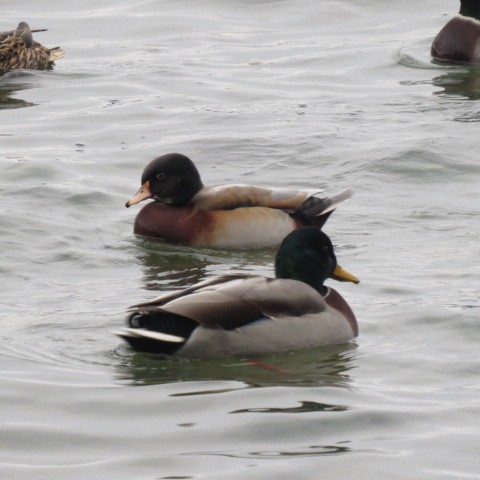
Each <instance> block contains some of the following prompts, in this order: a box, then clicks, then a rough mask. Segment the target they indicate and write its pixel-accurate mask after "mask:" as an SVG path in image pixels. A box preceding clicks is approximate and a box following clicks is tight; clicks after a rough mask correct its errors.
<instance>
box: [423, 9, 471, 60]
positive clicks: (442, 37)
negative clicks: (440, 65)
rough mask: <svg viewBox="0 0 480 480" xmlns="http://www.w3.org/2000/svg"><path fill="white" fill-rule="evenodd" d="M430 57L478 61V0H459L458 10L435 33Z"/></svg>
mask: <svg viewBox="0 0 480 480" xmlns="http://www.w3.org/2000/svg"><path fill="white" fill-rule="evenodd" d="M431 53H432V57H433V58H434V59H435V60H439V61H442V62H462V63H480V2H479V1H478V0H460V12H459V14H458V15H457V16H455V17H454V18H452V19H451V20H450V21H449V22H448V23H447V24H446V25H445V26H444V27H443V28H442V29H441V30H440V32H439V33H438V34H437V36H436V37H435V39H434V40H433V43H432V49H431Z"/></svg>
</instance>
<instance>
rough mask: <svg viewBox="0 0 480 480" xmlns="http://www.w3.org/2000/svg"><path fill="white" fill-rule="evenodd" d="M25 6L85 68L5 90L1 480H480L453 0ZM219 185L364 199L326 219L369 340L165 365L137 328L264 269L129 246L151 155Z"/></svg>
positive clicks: (471, 197)
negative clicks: (153, 301) (445, 46)
mask: <svg viewBox="0 0 480 480" xmlns="http://www.w3.org/2000/svg"><path fill="white" fill-rule="evenodd" d="M67 3H68V2H65V3H62V2H55V1H54V0H39V1H37V2H34V3H33V4H32V2H26V1H24V0H18V1H16V2H13V3H10V4H8V3H7V4H6V5H4V6H3V9H2V13H3V15H2V25H1V26H0V30H6V29H10V28H12V27H13V26H15V25H16V24H17V22H18V21H20V20H26V21H28V22H29V23H30V25H31V26H32V27H33V28H48V29H49V30H48V32H44V33H38V34H37V36H36V38H38V40H40V41H41V42H42V43H44V44H46V45H47V46H56V45H61V46H62V48H64V49H65V51H66V52H67V55H66V57H65V58H63V59H62V60H60V61H59V62H58V63H57V65H56V67H55V69H54V70H53V71H47V72H16V73H9V74H7V75H5V76H4V77H1V78H0V107H1V111H0V161H1V172H2V174H1V178H0V197H1V209H0V222H1V225H2V228H1V230H0V239H1V245H2V255H1V260H0V272H1V277H0V278H1V280H0V281H1V285H0V287H1V292H2V316H1V318H2V320H1V326H2V331H1V334H0V347H1V350H0V365H1V369H0V412H1V413H0V422H1V429H0V432H1V433H0V476H1V478H2V479H3V478H5V479H35V480H39V479H47V478H48V479H49V480H52V479H69V480H75V479H79V480H85V479H90V478H91V479H98V478H102V479H107V478H108V479H109V478H112V479H116V480H121V479H130V480H131V479H161V478H163V479H166V478H208V479H215V478H219V479H220V478H221V479H224V478H228V479H246V478H248V479H249V480H251V479H262V480H264V479H268V478H275V479H287V478H288V479H291V478H308V479H310V478H312V479H317V478H320V476H321V477H322V478H333V477H334V476H335V477H336V478H362V479H369V480H371V479H377V478H378V479H383V478H385V477H386V476H388V478H390V479H402V480H403V479H405V478H415V479H453V478H480V474H479V473H478V472H479V471H480V461H479V460H478V452H477V450H478V444H479V442H480V434H479V430H478V422H479V417H480V401H479V393H480V387H479V381H478V372H479V357H478V345H479V340H480V333H479V332H480V330H479V326H478V322H479V320H480V318H479V307H480V302H479V295H478V291H479V288H478V281H479V277H480V269H479V266H478V259H479V257H480V246H479V245H480V244H479V242H478V238H479V236H480V226H479V221H478V218H479V207H480V198H479V194H478V185H479V180H480V163H479V159H478V141H479V140H478V131H479V130H478V128H479V125H478V122H479V121H480V107H479V105H480V104H479V103H478V101H477V100H478V98H479V97H480V70H479V69H475V68H466V67H448V66H441V65H436V64H434V63H432V62H431V60H430V57H429V46H430V43H431V41H432V39H433V36H434V35H435V33H436V32H437V31H438V30H439V28H440V27H441V26H442V25H443V24H444V23H445V22H446V21H447V19H448V18H450V16H451V15H452V14H453V13H454V12H455V11H456V9H457V7H458V5H457V2H456V1H453V0H452V1H450V0H449V1H447V0H442V1H437V2H434V1H433V0H426V1H424V2H416V4H415V8H413V9H412V8H411V7H409V6H407V4H406V2H404V1H400V0H396V1H392V2H388V8H385V2H384V1H380V0H363V1H353V0H342V1H340V0H338V1H336V0H332V1H329V2H314V1H312V0H299V1H295V2H294V1H292V0H283V1H281V0H278V1H253V0H252V1H249V0H235V1H230V2H220V1H216V0H200V1H195V2H194V1H189V0H185V1H167V0H164V1H162V2H158V1H154V0H143V1H135V2H113V1H111V0H108V1H104V2H100V3H101V6H99V2H93V1H91V0H87V1H85V2H80V3H78V5H75V6H74V7H72V5H67ZM171 151H179V152H182V153H185V154H188V155H189V156H190V157H191V158H192V159H193V160H194V161H195V162H196V163H197V165H198V167H199V169H200V171H201V173H202V176H203V178H204V181H205V182H206V183H210V184H214V183H222V182H245V183H247V182H248V183H255V184H259V185H270V186H278V187H288V188H289V187H308V188H318V187H320V188H323V189H325V190H326V191H328V192H334V191H336V190H340V189H342V188H345V187H350V186H351V187H353V188H354V189H355V196H354V198H353V199H352V200H351V201H349V202H348V203H347V204H346V205H344V206H342V207H341V209H339V210H338V211H337V212H336V213H335V214H334V215H333V216H332V218H331V219H330V220H329V222H328V224H327V228H326V230H327V232H328V233H329V234H330V235H331V237H332V238H333V240H334V242H335V244H336V245H337V252H338V257H339V259H341V263H342V264H343V265H344V266H345V267H346V268H348V269H349V270H350V271H352V272H353V273H355V274H356V275H358V276H359V277H360V278H361V279H362V283H361V284H360V285H359V286H354V285H347V284H341V285H340V286H339V290H341V292H342V293H343V294H344V296H345V297H346V298H347V299H348V301H349V303H350V305H351V306H352V308H353V310H354V311H355V313H356V315H357V318H358V319H359V323H360V336H359V338H358V339H357V341H356V342H354V343H352V344H349V345H343V346H338V347H334V348H327V349H325V348H323V349H316V350H313V351H305V352H297V353H294V354H288V355H276V356H270V357H265V358H261V359H246V358H232V359H223V360H209V361H181V360H176V361H162V360H158V359H154V358H149V357H146V356H142V355H138V354H134V353H132V351H131V350H129V349H128V348H127V347H126V346H125V345H123V344H121V342H120V340H118V339H117V338H116V337H114V336H113V335H112V334H111V332H112V330H114V329H115V328H117V327H118V326H120V325H122V323H123V315H124V310H125V307H126V306H128V305H130V304H132V303H135V302H138V301H140V300H143V299H147V298H150V297H153V296H154V295H156V294H157V293H158V292H162V291H165V290H169V289H175V288H178V287H182V286H185V285H190V284H191V283H193V282H195V281H197V280H200V279H204V278H207V277H209V276H211V275H216V274H221V273H224V272H238V271H241V272H250V273H259V274H269V273H270V272H271V267H272V255H273V252H272V251H270V250H258V251H252V252H229V251H216V250H198V251H197V250H195V249H190V248H185V247H179V246H172V245H163V244H160V243H155V242H151V241H148V240H144V239H140V238H135V237H134V236H133V234H132V226H133V219H134V216H135V213H136V212H137V211H138V209H136V210H135V208H131V209H129V210H127V209H125V208H124V203H125V201H126V200H127V199H128V198H129V197H130V196H131V194H132V193H133V192H134V191H135V190H136V189H137V188H138V185H139V180H140V174H141V170H142V169H143V166H144V165H145V163H146V162H147V161H149V160H150V159H151V158H153V157H154V156H157V155H160V154H162V153H167V152H171Z"/></svg>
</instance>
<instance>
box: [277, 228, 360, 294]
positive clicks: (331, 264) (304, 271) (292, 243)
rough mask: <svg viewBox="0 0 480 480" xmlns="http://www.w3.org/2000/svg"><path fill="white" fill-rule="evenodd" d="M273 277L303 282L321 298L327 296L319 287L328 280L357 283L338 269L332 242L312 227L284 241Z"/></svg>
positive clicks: (356, 279)
mask: <svg viewBox="0 0 480 480" xmlns="http://www.w3.org/2000/svg"><path fill="white" fill-rule="evenodd" d="M275 276H276V277H277V278H288V279H291V280H299V281H300V282H304V283H306V284H308V285H310V286H311V287H313V288H314V289H315V290H317V291H318V292H319V293H320V294H321V295H326V293H327V288H326V287H325V286H324V285H323V283H324V282H325V280H326V279H327V278H329V277H330V278H334V279H335V280H339V281H343V282H353V283H359V282H360V280H358V278H357V277H355V276H354V275H352V274H351V273H349V272H347V271H346V270H344V269H343V268H342V267H340V265H338V263H337V258H336V256H335V253H334V251H333V245H332V242H331V241H330V239H329V238H328V236H327V235H326V234H325V233H323V232H322V231H321V230H319V229H318V228H315V227H304V228H299V229H298V230H295V231H293V232H292V233H290V234H289V235H287V237H285V239H284V240H283V242H282V244H281V245H280V248H279V250H278V253H277V256H276V257H275Z"/></svg>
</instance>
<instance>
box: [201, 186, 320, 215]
mask: <svg viewBox="0 0 480 480" xmlns="http://www.w3.org/2000/svg"><path fill="white" fill-rule="evenodd" d="M314 193H316V192H308V191H294V190H286V189H270V188H264V187H255V186H253V185H241V184H238V185H218V186H215V187H205V188H203V189H202V190H201V191H200V192H199V193H197V195H195V197H194V198H193V199H192V202H193V204H194V205H195V208H196V209H198V210H232V209H234V208H242V207H269V208H279V209H282V210H290V211H291V212H294V211H295V210H297V209H298V208H299V207H300V206H301V205H302V203H303V202H304V201H305V200H306V199H307V198H309V197H311V196H312V195H313V194H314Z"/></svg>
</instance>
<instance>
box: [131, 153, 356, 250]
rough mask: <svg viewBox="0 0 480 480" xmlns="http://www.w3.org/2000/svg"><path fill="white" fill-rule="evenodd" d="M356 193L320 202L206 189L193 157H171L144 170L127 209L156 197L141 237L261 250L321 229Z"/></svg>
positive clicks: (299, 195) (305, 196)
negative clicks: (290, 235) (311, 229)
mask: <svg viewBox="0 0 480 480" xmlns="http://www.w3.org/2000/svg"><path fill="white" fill-rule="evenodd" d="M351 195H352V192H351V190H349V189H346V190H343V191H341V192H339V193H338V194H336V195H333V196H330V197H324V198H319V197H315V196H313V194H312V193H311V192H306V191H291V190H282V189H269V188H262V187H255V186H251V185H220V186H215V187H205V186H204V185H203V183H202V181H201V179H200V174H199V173H198V170H197V168H196V167H195V165H194V164H193V162H192V161H191V160H190V159H189V158H188V157H186V156H185V155H181V154H179V153H169V154H167V155H162V156H161V157H158V158H155V159H154V160H152V161H151V162H150V163H149V164H148V165H147V166H146V167H145V170H144V171H143V175H142V179H141V188H140V190H139V191H138V192H137V193H136V194H135V195H134V196H133V197H132V198H131V199H130V200H129V201H128V202H127V203H126V206H127V207H130V206H131V205H134V204H136V203H139V202H141V201H143V200H146V199H149V198H153V199H154V201H153V202H150V203H148V204H147V205H146V206H145V207H144V208H143V209H142V210H141V211H140V212H139V213H138V215H137V217H136V219H135V225H134V232H135V233H136V234H138V235H143V236H147V237H154V238H160V239H163V240H166V241H168V242H173V243H181V244H187V245H192V246H195V247H215V248H257V247H269V246H276V245H279V244H280V242H281V241H282V239H283V238H284V237H285V236H286V235H287V234H288V233H289V232H291V231H292V230H294V229H296V228H299V227H301V226H315V227H317V228H321V227H322V226H323V224H324V223H325V222H326V220H327V218H328V217H329V215H330V214H331V213H332V212H333V210H335V208H336V207H337V206H338V205H339V204H340V203H342V202H343V201H345V200H346V199H348V198H350V196H351Z"/></svg>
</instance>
